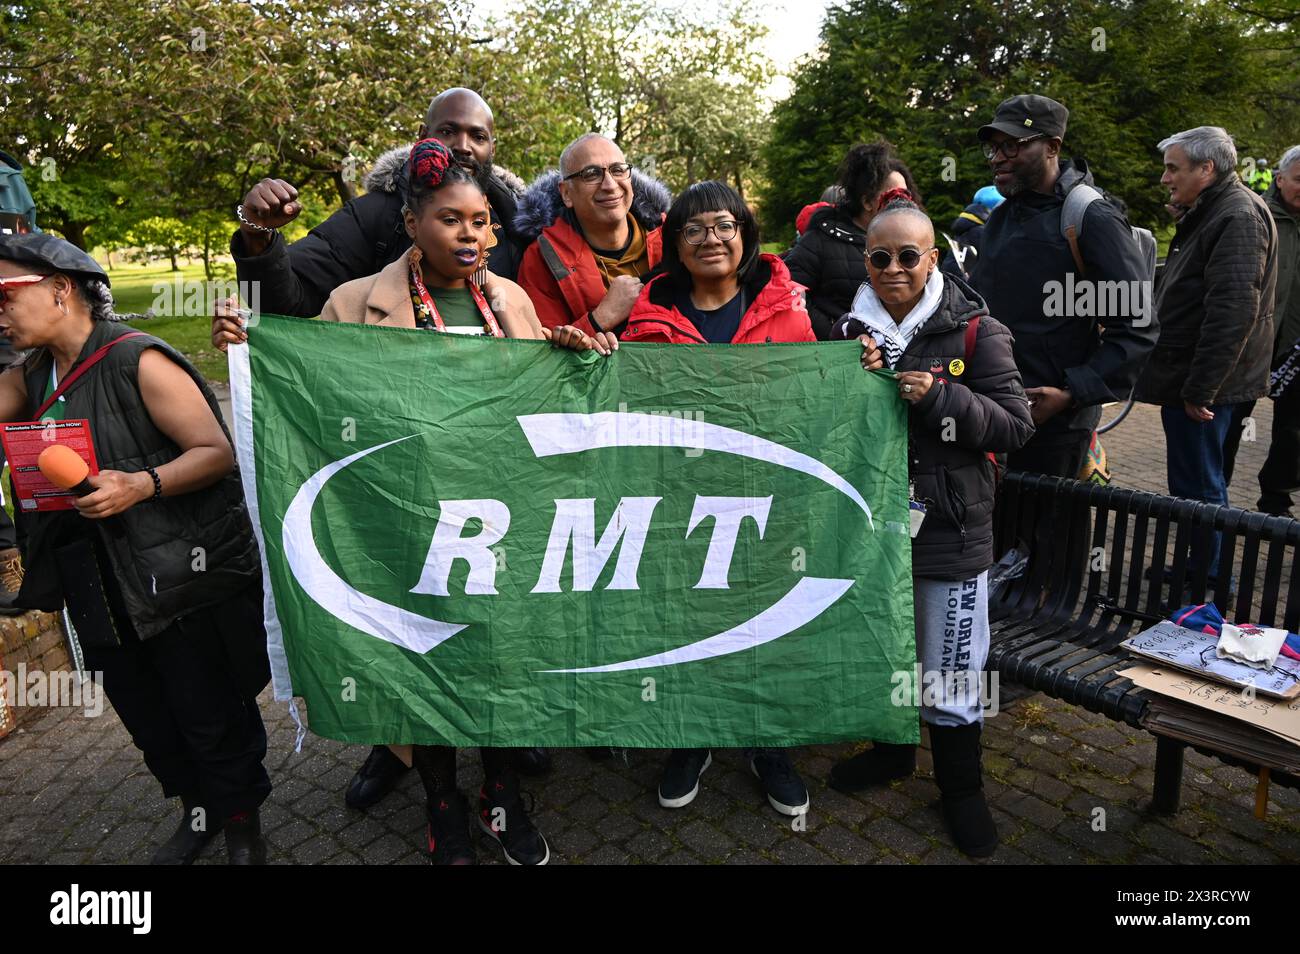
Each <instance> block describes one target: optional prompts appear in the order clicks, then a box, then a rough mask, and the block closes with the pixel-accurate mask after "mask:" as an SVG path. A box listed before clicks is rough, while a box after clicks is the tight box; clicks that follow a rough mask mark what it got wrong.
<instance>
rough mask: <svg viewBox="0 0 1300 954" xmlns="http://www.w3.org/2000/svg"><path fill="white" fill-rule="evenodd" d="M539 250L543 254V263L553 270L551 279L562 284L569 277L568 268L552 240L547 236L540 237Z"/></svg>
mask: <svg viewBox="0 0 1300 954" xmlns="http://www.w3.org/2000/svg"><path fill="white" fill-rule="evenodd" d="M537 249H538V251H540V252H541V253H542V261H543V262H545V263H546V267H547V268H548V269H550V270H551V277H552V278H554V279H555V281H556V282H557V283H559V282H562V281H564V280H565V279H566V278H568V277H569V269H568V267H567V266H566V265H565V264H564V262H563V261H561V260H560V253H559V252H557V251H556V250H555V246H554V245H552V244H551V240H550V239H548V238H547V237H546V236H545V235H539V236H538V237H537ZM561 287H563V286H561Z"/></svg>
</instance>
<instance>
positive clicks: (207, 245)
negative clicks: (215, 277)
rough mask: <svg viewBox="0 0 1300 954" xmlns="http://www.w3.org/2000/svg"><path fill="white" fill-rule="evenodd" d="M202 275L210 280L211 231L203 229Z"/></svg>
mask: <svg viewBox="0 0 1300 954" xmlns="http://www.w3.org/2000/svg"><path fill="white" fill-rule="evenodd" d="M203 277H204V278H205V279H207V280H208V281H212V232H211V230H209V229H204V230H203Z"/></svg>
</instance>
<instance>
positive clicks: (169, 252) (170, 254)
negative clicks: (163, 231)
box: [167, 248, 181, 272]
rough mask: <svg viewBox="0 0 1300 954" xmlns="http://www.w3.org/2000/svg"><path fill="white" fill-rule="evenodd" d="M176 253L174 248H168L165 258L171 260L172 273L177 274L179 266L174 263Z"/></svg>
mask: <svg viewBox="0 0 1300 954" xmlns="http://www.w3.org/2000/svg"><path fill="white" fill-rule="evenodd" d="M176 252H177V250H176V249H174V248H169V249H168V250H167V257H168V258H169V259H171V262H172V271H173V272H179V271H180V270H181V267H180V265H178V264H177V263H176Z"/></svg>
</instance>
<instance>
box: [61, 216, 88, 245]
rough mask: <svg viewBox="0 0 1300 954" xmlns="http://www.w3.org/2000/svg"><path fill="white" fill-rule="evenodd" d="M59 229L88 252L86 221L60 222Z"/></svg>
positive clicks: (70, 240)
mask: <svg viewBox="0 0 1300 954" xmlns="http://www.w3.org/2000/svg"><path fill="white" fill-rule="evenodd" d="M59 230H60V231H61V232H62V233H63V237H64V238H65V239H67V240H68V241H69V242H71V243H72V244H73V245H75V246H77V248H79V249H81V250H82V251H83V252H88V251H89V249H87V248H86V223H85V222H67V221H64V222H62V223H60V225H59Z"/></svg>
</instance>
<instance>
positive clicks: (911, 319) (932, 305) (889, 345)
mask: <svg viewBox="0 0 1300 954" xmlns="http://www.w3.org/2000/svg"><path fill="white" fill-rule="evenodd" d="M942 297H943V272H941V271H939V269H937V268H936V269H935V270H934V271H932V272H931V273H930V277H929V278H928V279H927V280H926V282H925V291H924V292H922V293H921V300H920V301H918V302H917V303H916V305H915V307H913V308H912V310H911V311H909V312H908V313H907V317H906V318H904V319H903V320H902V321H900V322H897V323H896V322H895V321H894V319H893V318H891V317H890V315H889V312H887V311H886V310H885V306H884V305H882V304H881V303H880V299H879V298H878V297H876V291H875V289H874V288H872V287H871V285H870V284H869V283H867V282H863V284H862V287H861V288H859V289H858V293H857V295H856V296H854V298H853V309H852V311H850V314H851V315H852V316H853V317H854V318H856V319H858V321H860V322H862V323H863V324H864V325H866V326H867V333H868V334H870V335H871V337H872V338H874V339H876V344H878V345H879V346H880V352H881V354H882V355H884V358H885V364H886V366H888V367H890V368H896V367H898V359H899V358H901V357H902V356H903V352H904V351H906V350H907V346H908V345H909V344H911V343H912V339H913V338H915V337H916V333H917V332H918V331H920V330H921V327H922V326H923V325H924V324H925V322H926V320H927V319H928V318H929V317H930V316H931V315H933V314H934V313H935V312H936V311H938V310H939V301H940V299H941V298H942Z"/></svg>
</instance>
